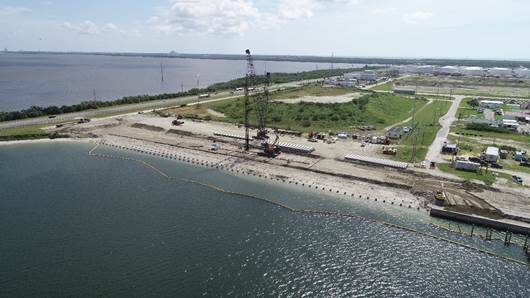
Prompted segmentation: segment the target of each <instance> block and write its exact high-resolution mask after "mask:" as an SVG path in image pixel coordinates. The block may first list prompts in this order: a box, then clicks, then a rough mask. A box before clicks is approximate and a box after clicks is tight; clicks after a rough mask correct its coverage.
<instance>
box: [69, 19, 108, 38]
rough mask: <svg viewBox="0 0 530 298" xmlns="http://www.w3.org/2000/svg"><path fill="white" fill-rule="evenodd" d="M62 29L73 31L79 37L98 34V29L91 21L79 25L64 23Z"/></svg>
mask: <svg viewBox="0 0 530 298" xmlns="http://www.w3.org/2000/svg"><path fill="white" fill-rule="evenodd" d="M63 27H64V28H66V29H68V30H72V31H75V32H77V33H79V34H81V35H94V34H98V33H99V32H100V29H99V27H98V26H97V25H96V24H94V23H93V22H91V21H84V22H81V23H79V24H72V23H70V22H64V23H63Z"/></svg>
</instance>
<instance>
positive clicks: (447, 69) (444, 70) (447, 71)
mask: <svg viewBox="0 0 530 298" xmlns="http://www.w3.org/2000/svg"><path fill="white" fill-rule="evenodd" d="M439 71H440V74H444V75H454V74H459V73H460V69H459V68H458V67H457V66H452V65H447V66H444V67H440V70H439Z"/></svg>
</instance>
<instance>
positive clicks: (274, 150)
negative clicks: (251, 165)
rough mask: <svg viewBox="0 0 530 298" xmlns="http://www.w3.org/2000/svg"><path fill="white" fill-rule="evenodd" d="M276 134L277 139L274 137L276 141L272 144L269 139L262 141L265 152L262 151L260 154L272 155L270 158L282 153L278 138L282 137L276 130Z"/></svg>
mask: <svg viewBox="0 0 530 298" xmlns="http://www.w3.org/2000/svg"><path fill="white" fill-rule="evenodd" d="M274 135H275V139H274V142H272V144H271V143H269V142H268V141H265V142H263V143H262V145H263V152H262V153H260V154H259V155H261V156H266V157H270V158H275V157H276V156H278V155H279V154H280V153H281V151H280V148H279V147H278V140H279V139H280V137H279V136H278V133H277V132H276V131H275V132H274Z"/></svg>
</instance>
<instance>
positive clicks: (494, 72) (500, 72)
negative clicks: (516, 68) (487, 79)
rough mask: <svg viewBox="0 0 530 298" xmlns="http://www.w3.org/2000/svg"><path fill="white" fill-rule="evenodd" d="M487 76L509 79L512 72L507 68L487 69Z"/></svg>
mask: <svg viewBox="0 0 530 298" xmlns="http://www.w3.org/2000/svg"><path fill="white" fill-rule="evenodd" d="M488 75H490V76H493V77H511V76H512V75H513V72H512V70H511V69H509V68H505V67H494V68H490V69H488Z"/></svg>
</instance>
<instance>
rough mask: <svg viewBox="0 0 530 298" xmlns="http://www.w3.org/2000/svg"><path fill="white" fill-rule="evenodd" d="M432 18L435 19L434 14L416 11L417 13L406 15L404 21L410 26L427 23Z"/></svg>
mask: <svg viewBox="0 0 530 298" xmlns="http://www.w3.org/2000/svg"><path fill="white" fill-rule="evenodd" d="M432 17H433V14H432V12H428V11H416V12H413V13H408V14H406V15H404V16H403V20H404V21H405V22H406V23H409V24H417V23H421V22H424V21H427V20H429V19H431V18H432Z"/></svg>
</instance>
